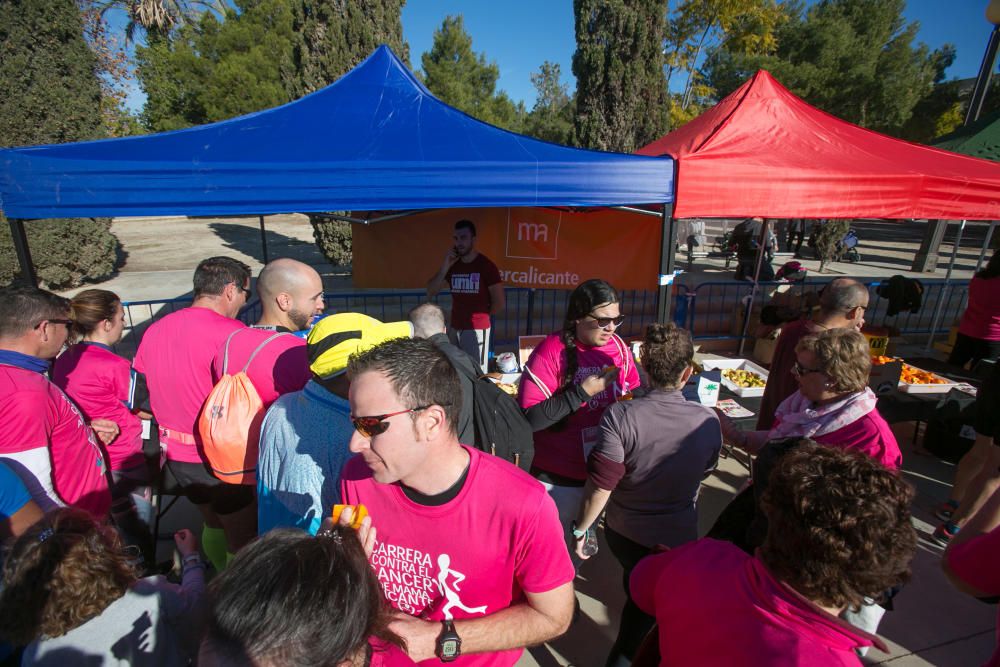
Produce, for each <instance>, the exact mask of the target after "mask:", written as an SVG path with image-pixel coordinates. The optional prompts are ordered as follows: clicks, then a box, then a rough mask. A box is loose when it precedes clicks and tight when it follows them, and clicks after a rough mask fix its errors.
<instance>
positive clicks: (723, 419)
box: [715, 410, 746, 447]
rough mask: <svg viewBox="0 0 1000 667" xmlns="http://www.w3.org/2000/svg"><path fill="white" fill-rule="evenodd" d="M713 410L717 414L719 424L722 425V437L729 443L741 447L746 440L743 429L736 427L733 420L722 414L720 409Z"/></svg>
mask: <svg viewBox="0 0 1000 667" xmlns="http://www.w3.org/2000/svg"><path fill="white" fill-rule="evenodd" d="M715 412H716V413H717V414H718V415H719V425H720V426H722V439H723V440H724V441H725V442H727V443H729V444H730V445H734V446H736V447H742V446H743V444H744V442H745V441H746V438H745V437H744V436H743V431H741V430H740V429H739V428H737V427H736V424H734V423H733V420H732V419H730V418H729V417H728V416H727V415H725V414H723V412H722V411H721V410H716V411H715Z"/></svg>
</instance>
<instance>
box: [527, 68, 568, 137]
mask: <svg viewBox="0 0 1000 667" xmlns="http://www.w3.org/2000/svg"><path fill="white" fill-rule="evenodd" d="M560 75H561V68H560V67H559V63H552V62H549V61H545V62H543V63H542V66H541V67H540V68H539V70H538V72H536V73H533V74H532V75H531V83H532V85H533V86H535V90H536V91H537V96H536V97H535V106H534V107H532V109H531V113H529V114H528V117H527V118H526V119H525V124H524V132H525V134H528V135H531V136H533V137H536V138H538V139H543V140H545V141H551V142H553V143H556V144H569V143H570V142H571V141H572V138H573V111H574V107H575V105H574V103H573V100H572V98H570V96H569V93H568V92H567V91H568V87H567V85H566V84H564V83H562V82H561V81H560V78H561V76H560Z"/></svg>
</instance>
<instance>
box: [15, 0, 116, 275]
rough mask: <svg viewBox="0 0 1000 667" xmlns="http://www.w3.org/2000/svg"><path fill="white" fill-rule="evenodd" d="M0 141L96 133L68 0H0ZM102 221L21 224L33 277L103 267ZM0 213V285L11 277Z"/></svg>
mask: <svg viewBox="0 0 1000 667" xmlns="http://www.w3.org/2000/svg"><path fill="white" fill-rule="evenodd" d="M0 1H2V5H0V7H2V10H0V54H2V55H0V90H2V91H3V94H2V95H0V146H20V145H31V144H50V143H64V142H69V141H80V140H84V139H94V138H97V137H100V136H102V135H103V133H104V130H103V123H102V120H101V86H100V82H99V81H98V78H97V68H98V62H97V57H96V56H95V55H94V53H93V51H91V50H90V47H89V46H87V43H86V41H85V40H84V37H83V19H82V16H81V14H80V10H79V9H78V8H77V5H76V3H75V2H74V0H0ZM108 225H109V223H108V221H107V220H90V219H84V220H79V219H60V220H32V221H31V222H30V223H28V224H27V225H26V226H25V227H26V232H27V236H28V246H29V248H30V250H31V252H32V255H33V260H34V264H35V270H36V272H37V273H38V277H39V279H40V280H41V281H42V282H43V283H44V284H46V285H47V286H49V287H68V286H71V285H75V284H79V283H80V282H81V281H82V280H85V279H87V278H94V277H97V276H102V275H106V274H109V273H111V272H112V271H113V270H114V268H115V263H116V260H117V256H116V249H117V245H118V243H117V241H116V240H115V237H114V236H112V234H111V232H110V231H109V229H108ZM18 271H19V269H18V266H17V259H16V257H15V255H14V246H13V242H12V241H11V237H10V230H9V228H8V226H7V224H6V219H4V218H3V216H0V285H7V284H10V283H11V282H13V281H14V280H15V279H16V278H17V274H18Z"/></svg>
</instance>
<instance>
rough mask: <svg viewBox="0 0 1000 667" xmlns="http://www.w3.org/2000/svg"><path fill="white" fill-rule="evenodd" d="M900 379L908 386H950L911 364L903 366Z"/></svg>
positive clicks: (932, 374)
mask: <svg viewBox="0 0 1000 667" xmlns="http://www.w3.org/2000/svg"><path fill="white" fill-rule="evenodd" d="M899 379H900V381H901V382H905V383H906V384H948V382H947V380H942V379H941V378H939V377H938V376H936V375H934V373H929V372H927V371H922V370H920V369H919V368H914V367H913V366H911V365H909V364H903V372H902V373H900V374H899Z"/></svg>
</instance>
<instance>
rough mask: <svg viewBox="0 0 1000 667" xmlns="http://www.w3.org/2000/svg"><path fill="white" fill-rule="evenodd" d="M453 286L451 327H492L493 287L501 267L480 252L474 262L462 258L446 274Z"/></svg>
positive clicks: (497, 279) (449, 286) (449, 284)
mask: <svg viewBox="0 0 1000 667" xmlns="http://www.w3.org/2000/svg"><path fill="white" fill-rule="evenodd" d="M444 278H445V280H446V281H447V282H448V289H449V290H451V328H452V329H459V330H464V329H489V328H490V306H491V305H492V299H490V287H492V286H493V285H496V284H497V283H499V282H500V270H499V269H497V265H496V264H494V263H493V262H492V261H491V260H490V258H488V257H487V256H486V255H484V254H482V253H479V254H478V255H476V258H475V259H474V260H472V261H471V262H468V263H466V262H463V261H462V260H459V261H457V262H455V263H454V264H453V265H452V267H451V268H450V269H448V273H446V274H445V277H444Z"/></svg>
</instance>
